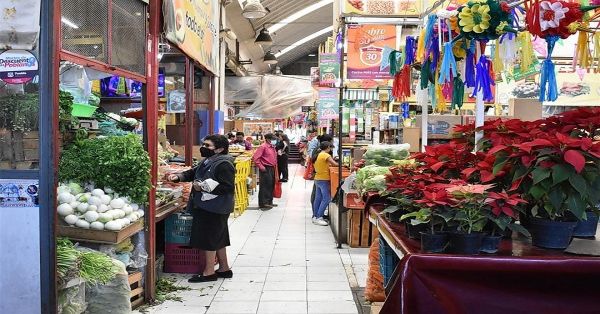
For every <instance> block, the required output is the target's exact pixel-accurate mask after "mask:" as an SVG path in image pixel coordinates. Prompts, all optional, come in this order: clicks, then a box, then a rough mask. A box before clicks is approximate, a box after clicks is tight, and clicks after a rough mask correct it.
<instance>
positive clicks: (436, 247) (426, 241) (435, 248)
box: [421, 232, 448, 253]
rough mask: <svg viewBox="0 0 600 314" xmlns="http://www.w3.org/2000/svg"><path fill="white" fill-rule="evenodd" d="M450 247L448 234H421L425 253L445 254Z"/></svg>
mask: <svg viewBox="0 0 600 314" xmlns="http://www.w3.org/2000/svg"><path fill="white" fill-rule="evenodd" d="M446 246H448V234H447V233H437V232H436V233H433V234H432V233H431V232H421V251H423V252H425V253H443V252H444V251H445V250H446Z"/></svg>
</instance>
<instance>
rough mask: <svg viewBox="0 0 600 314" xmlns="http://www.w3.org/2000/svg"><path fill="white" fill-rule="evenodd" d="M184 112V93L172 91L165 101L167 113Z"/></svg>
mask: <svg viewBox="0 0 600 314" xmlns="http://www.w3.org/2000/svg"><path fill="white" fill-rule="evenodd" d="M184 112H185V91H181V90H174V91H172V92H170V93H169V97H168V100H167V113H184Z"/></svg>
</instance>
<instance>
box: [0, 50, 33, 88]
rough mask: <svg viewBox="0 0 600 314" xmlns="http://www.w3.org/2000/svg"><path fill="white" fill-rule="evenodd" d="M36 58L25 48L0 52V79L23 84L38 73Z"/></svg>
mask: <svg viewBox="0 0 600 314" xmlns="http://www.w3.org/2000/svg"><path fill="white" fill-rule="evenodd" d="M38 68H39V64H38V60H37V58H36V57H35V56H34V55H33V54H32V53H31V52H29V51H27V50H7V51H5V52H3V53H1V54H0V80H2V81H4V82H6V83H7V84H23V83H27V82H29V81H31V80H32V79H33V78H34V77H35V76H36V75H37V74H38Z"/></svg>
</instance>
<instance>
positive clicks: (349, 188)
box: [342, 172, 358, 194]
mask: <svg viewBox="0 0 600 314" xmlns="http://www.w3.org/2000/svg"><path fill="white" fill-rule="evenodd" d="M355 181H356V172H353V173H351V174H350V175H349V176H348V177H347V178H346V179H344V183H342V190H343V191H344V193H345V194H350V193H358V190H357V189H356V186H355V184H354V182H355Z"/></svg>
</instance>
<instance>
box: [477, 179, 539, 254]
mask: <svg viewBox="0 0 600 314" xmlns="http://www.w3.org/2000/svg"><path fill="white" fill-rule="evenodd" d="M485 202H486V205H487V206H486V214H487V218H488V220H489V222H490V224H488V225H491V227H490V232H489V234H485V235H484V236H483V239H482V242H481V249H480V251H481V252H484V253H496V252H497V251H498V246H499V244H500V241H501V240H502V237H503V234H504V232H505V231H506V230H510V231H514V232H518V233H521V234H523V235H525V236H530V234H529V232H528V231H527V229H525V228H524V227H523V226H521V225H520V224H517V223H516V220H517V213H518V211H517V208H518V206H519V205H521V204H525V203H527V202H526V201H525V200H524V199H522V198H521V197H520V195H518V194H515V193H508V192H506V191H502V192H489V193H488V194H487V199H486V201H485Z"/></svg>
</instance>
